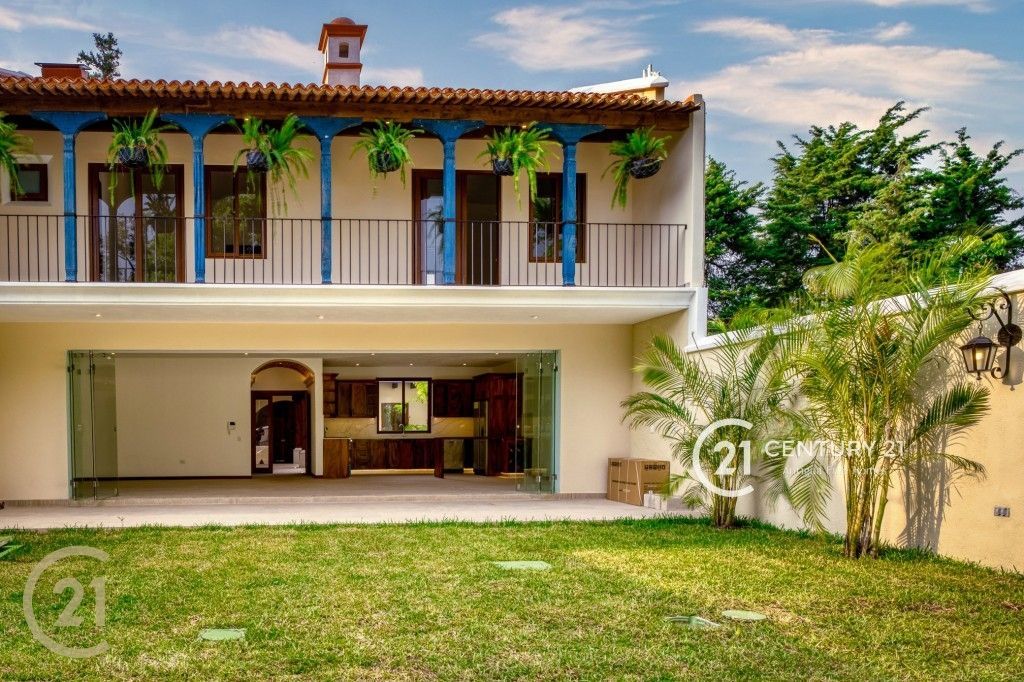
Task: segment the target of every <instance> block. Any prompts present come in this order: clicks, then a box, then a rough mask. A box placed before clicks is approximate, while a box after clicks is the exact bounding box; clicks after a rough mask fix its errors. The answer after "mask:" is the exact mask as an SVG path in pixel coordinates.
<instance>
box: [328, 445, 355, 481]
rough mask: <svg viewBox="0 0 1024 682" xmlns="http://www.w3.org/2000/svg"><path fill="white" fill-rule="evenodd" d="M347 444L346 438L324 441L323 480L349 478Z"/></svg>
mask: <svg viewBox="0 0 1024 682" xmlns="http://www.w3.org/2000/svg"><path fill="white" fill-rule="evenodd" d="M349 443H350V441H349V440H348V439H347V438H325V439H324V478H348V477H349Z"/></svg>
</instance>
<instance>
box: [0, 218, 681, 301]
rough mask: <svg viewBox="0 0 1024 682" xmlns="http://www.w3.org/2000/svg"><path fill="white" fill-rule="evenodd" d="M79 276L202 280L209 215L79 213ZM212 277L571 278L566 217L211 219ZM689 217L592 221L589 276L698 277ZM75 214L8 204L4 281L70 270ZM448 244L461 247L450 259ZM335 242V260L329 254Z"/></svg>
mask: <svg viewBox="0 0 1024 682" xmlns="http://www.w3.org/2000/svg"><path fill="white" fill-rule="evenodd" d="M74 222H75V228H76V234H77V238H78V252H79V254H83V255H84V257H83V258H79V259H78V280H79V281H108V282H138V283H167V282H183V283H191V282H196V281H197V277H196V273H197V267H196V265H197V261H196V254H195V247H196V234H197V230H196V228H197V224H196V223H197V221H196V219H194V218H185V217H174V216H170V217H167V216H163V217H161V216H74ZM201 223H202V224H201V226H202V228H203V229H202V232H201V234H202V235H203V239H202V240H201V241H200V243H199V244H198V246H199V252H200V254H201V256H202V258H201V259H200V260H199V263H198V264H199V268H198V269H200V270H204V273H203V274H204V279H205V281H206V282H207V283H216V284H250V285H252V284H260V285H263V284H266V285H273V284H289V285H296V284H309V285H314V284H324V283H330V284H341V285H349V286H356V285H385V286H386V285H392V286H411V285H425V286H431V285H438V286H440V285H444V284H454V285H461V286H473V287H538V286H560V285H563V284H565V283H566V277H565V275H566V274H567V273H566V269H565V266H564V264H563V262H562V261H563V259H562V255H563V244H564V239H565V235H566V226H565V225H564V224H562V223H554V222H536V221H532V222H531V221H520V222H516V221H447V222H446V221H443V220H422V221H417V220H386V219H372V218H352V219H333V220H331V221H329V225H328V230H327V238H328V240H329V241H325V238H324V235H325V226H324V223H323V221H321V220H320V219H317V218H252V217H238V216H213V217H209V218H205V219H203V221H201ZM685 230H686V226H685V225H679V224H648V223H645V224H630V223H594V222H591V223H580V224H578V225H576V249H575V256H576V264H575V268H573V271H572V272H571V275H572V277H573V280H574V282H573V283H575V284H576V285H577V286H582V287H680V286H686V285H687V282H686V281H685V279H684V277H685V270H684V236H685ZM64 240H65V218H64V216H61V215H0V281H16V282H34V281H39V282H54V281H63V280H64V279H65V278H66V274H67V273H66V271H65V267H64V262H65V261H64V257H65V253H64V251H65V250H64ZM446 248H447V249H448V250H449V251H450V256H449V257H447V258H446ZM325 253H326V255H327V259H326V262H325Z"/></svg>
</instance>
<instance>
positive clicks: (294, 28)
mask: <svg viewBox="0 0 1024 682" xmlns="http://www.w3.org/2000/svg"><path fill="white" fill-rule="evenodd" d="M339 15H345V16H351V17H353V18H354V19H356V20H357V21H359V22H360V23H366V24H368V25H369V32H368V34H367V40H366V43H367V44H366V48H365V49H364V52H363V62H364V64H365V65H366V68H365V71H364V82H368V83H374V84H375V83H385V84H400V85H406V84H407V85H423V84H425V85H452V86H464V87H493V88H530V89H545V90H546V89H564V88H568V87H572V86H576V85H586V84H589V83H595V82H602V81H607V80H617V79H620V78H628V77H633V76H636V75H639V73H640V70H641V68H642V67H643V66H644V65H645V64H646V63H648V62H651V63H653V64H654V66H655V68H657V69H658V70H660V71H661V72H662V73H663V74H664V75H665V76H666V77H667V78H668V79H669V80H670V81H671V83H672V85H671V87H670V95H671V96H673V97H676V98H683V97H685V96H687V95H689V94H690V93H692V92H700V93H702V94H703V95H704V97H705V99H706V101H707V102H708V107H709V109H708V111H709V127H708V148H709V152H710V153H711V154H712V155H714V156H716V157H718V158H720V159H722V160H723V161H725V162H726V163H728V164H729V165H730V166H732V167H734V168H736V169H737V170H738V172H739V173H740V175H741V176H742V177H745V178H748V179H751V180H764V179H767V178H768V176H769V173H770V164H769V162H768V159H769V157H770V156H771V155H772V154H773V153H774V151H775V140H777V139H780V138H781V139H785V138H788V137H789V136H790V135H792V134H794V133H799V132H801V131H804V130H806V128H807V127H808V125H810V124H812V123H819V124H826V123H833V122H839V121H842V120H852V121H854V122H857V123H859V124H862V125H870V124H871V122H872V121H874V120H877V117H878V115H879V114H880V113H881V112H882V111H883V110H884V109H885V108H886V107H887V106H888V105H889V104H891V103H893V102H895V101H896V100H898V99H906V100H908V101H909V102H910V103H911V104H912V105H914V106H929V107H931V110H930V111H929V113H928V114H927V115H926V117H925V119H924V125H925V126H926V127H928V128H929V129H931V130H932V131H933V133H934V134H935V135H936V136H940V137H948V136H949V135H950V134H951V133H952V131H953V130H955V129H956V128H958V127H960V126H967V128H968V130H969V131H970V132H971V134H972V135H973V136H974V137H975V140H976V143H977V144H978V146H979V147H982V146H984V147H986V148H987V145H989V144H991V143H992V142H994V141H995V140H998V139H1006V141H1007V143H1008V144H1010V145H1013V146H1024V113H1021V112H1024V48H1022V47H1021V45H1022V42H1021V34H1022V30H1024V1H1022V0H719V1H709V0H596V1H594V2H566V3H560V2H535V1H531V0H523V1H522V2H520V1H519V0H507V1H506V2H502V3H492V2H481V1H475V2H474V1H463V0H444V1H437V0H435V1H434V2H423V1H422V0H417V1H414V2H413V1H405V0H402V1H392V2H388V1H386V0H381V1H379V2H375V3H365V2H351V1H349V2H306V1H298V2H291V3H284V2H281V1H280V0H274V1H270V0H251V1H249V2H244V3H243V2H228V1H222V0H218V1H211V0H203V1H199V0H173V1H172V2H126V1H125V0H118V1H108V0H79V1H78V2H61V1H53V2H48V1H46V0H26V1H22V0H0V66H5V67H7V68H16V69H21V70H24V71H27V72H29V73H37V72H38V71H37V69H36V67H34V66H33V62H37V61H73V60H74V57H75V55H76V54H77V52H78V50H79V49H82V48H89V47H91V45H90V44H91V37H90V35H89V33H90V31H92V30H102V31H108V30H110V31H113V32H114V33H115V34H117V36H118V37H119V39H120V42H121V47H122V49H123V51H124V58H123V62H122V73H123V75H124V76H125V77H128V78H132V77H135V78H165V79H168V80H170V79H179V80H185V79H207V80H212V79H219V80H260V81H275V82H315V81H317V80H318V79H319V76H320V68H321V67H320V57H319V55H318V53H317V52H316V40H317V37H318V36H319V31H320V26H321V24H322V23H323V22H324V21H327V20H329V19H331V18H333V17H335V16H339ZM0 108H2V103H0ZM1011 181H1012V183H1013V185H1014V186H1015V187H1016V188H1017V189H1018V191H1024V162H1019V163H1017V164H1015V166H1014V167H1013V169H1012V173H1011Z"/></svg>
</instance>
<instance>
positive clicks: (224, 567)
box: [0, 520, 1024, 680]
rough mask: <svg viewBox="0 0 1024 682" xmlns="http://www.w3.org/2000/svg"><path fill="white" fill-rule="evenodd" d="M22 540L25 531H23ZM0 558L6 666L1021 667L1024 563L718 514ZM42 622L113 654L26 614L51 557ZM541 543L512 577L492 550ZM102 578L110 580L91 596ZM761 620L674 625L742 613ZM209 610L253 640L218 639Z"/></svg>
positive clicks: (258, 537) (29, 672)
mask: <svg viewBox="0 0 1024 682" xmlns="http://www.w3.org/2000/svg"><path fill="white" fill-rule="evenodd" d="M4 534H5V535H8V534H9V533H4ZM15 537H16V538H17V539H18V540H19V541H22V542H24V543H26V544H27V547H26V550H23V551H22V553H20V554H19V555H18V556H17V557H16V559H15V560H14V561H4V562H0V595H2V600H0V678H2V679H26V680H28V679H32V680H36V679H61V678H63V679H71V678H92V679H101V678H102V679H108V678H117V679H157V678H159V679H196V680H206V679H222V678H223V679H246V680H257V679H281V678H287V677H289V676H292V677H293V678H297V679H339V678H340V679H359V680H366V679H544V680H550V679H675V678H681V677H687V676H700V677H702V678H704V679H750V678H774V679H856V680H865V679H879V678H907V679H929V680H937V679H964V678H971V679H1013V678H1016V679H1021V677H1022V676H1024V577H1022V576H1020V575H1011V574H1000V573H998V572H995V571H990V570H986V569H982V568H978V567H976V566H970V565H967V564H962V563H956V562H952V561H946V560H940V559H934V558H929V557H923V556H921V555H918V554H914V553H906V552H890V553H888V554H887V555H886V556H885V558H883V559H881V560H879V561H861V562H854V561H849V560H844V559H842V558H840V557H839V556H838V555H839V550H840V546H839V544H838V542H837V541H836V540H835V539H834V538H818V537H807V536H803V535H800V534H797V533H785V532H781V531H777V530H773V529H770V528H763V527H751V528H745V529H742V530H736V531H730V532H721V531H715V530H713V529H711V528H709V527H708V526H707V525H705V524H704V523H702V522H693V521H681V520H648V521H634V522H616V523H530V524H501V525H472V524H422V525H411V526H320V527H315V526H303V527H279V528H269V527H258V528H257V527H247V528H204V529H155V528H146V529H133V530H123V531H109V532H99V531H87V530H67V531H52V532H49V533H45V534H38V535H37V534H30V533H16V534H15ZM68 545H91V546H95V547H98V548H100V549H103V550H105V551H107V552H109V553H110V561H109V562H107V563H106V564H101V563H99V562H96V561H95V560H91V559H73V560H67V561H66V562H65V563H62V564H60V565H59V568H58V567H56V566H55V567H53V568H51V569H50V570H48V571H46V573H44V575H43V579H42V580H41V581H40V582H39V585H38V587H37V589H36V590H35V595H36V597H35V602H36V611H37V613H39V616H38V617H39V620H40V623H41V624H42V626H43V629H44V630H46V631H47V632H51V633H52V632H56V631H60V632H59V633H58V637H60V638H61V639H62V641H65V642H67V643H69V644H76V645H82V646H85V645H88V644H92V643H95V642H97V641H100V640H106V641H107V642H108V643H109V645H110V651H109V653H108V654H105V655H101V656H98V657H96V658H91V659H85V660H70V659H66V658H61V657H58V656H56V655H54V654H51V653H50V652H49V651H47V650H46V649H44V648H43V647H42V646H40V645H39V644H36V643H35V642H34V641H33V640H32V639H31V636H30V634H29V632H28V629H27V626H26V624H25V620H24V618H23V616H22V593H23V590H24V586H25V582H26V578H27V577H28V574H29V572H30V571H31V569H32V567H33V564H34V563H35V562H37V561H39V560H40V559H41V558H42V557H44V556H45V555H46V554H48V553H49V552H52V551H54V550H56V549H59V548H61V547H64V546H68ZM507 559H522V560H543V561H547V562H549V563H550V564H552V565H553V568H552V570H550V571H546V572H538V571H534V572H521V571H519V572H513V571H503V570H501V569H498V568H496V567H495V566H493V565H492V564H491V563H490V562H491V561H494V560H507ZM100 571H102V572H103V573H105V575H106V576H107V578H106V580H107V583H106V593H107V598H106V602H107V623H106V627H105V628H104V629H103V630H102V631H101V632H97V631H96V630H94V629H92V621H91V613H92V611H91V606H92V598H91V596H87V597H86V599H85V602H83V607H82V609H81V610H80V611H79V613H86V615H88V616H89V617H88V618H87V620H86V627H84V628H78V629H72V632H70V633H69V632H67V631H68V630H69V629H68V628H58V627H56V626H55V622H54V621H55V620H56V618H57V616H58V614H59V612H60V611H61V610H62V608H63V605H64V604H65V603H66V602H67V600H68V597H69V594H70V593H64V595H63V600H61V598H60V597H58V596H55V595H54V594H53V585H54V583H55V582H56V580H58V579H59V578H61V577H63V576H65V575H68V574H75V575H78V576H79V577H80V578H81V579H82V582H83V583H88V581H89V580H90V579H91V577H92V576H95V575H96V574H97V573H98V572H100ZM89 594H90V595H91V593H89ZM730 608H741V609H751V610H755V611H760V612H763V613H765V614H767V615H768V616H769V620H767V621H765V622H761V623H754V624H743V625H738V624H735V625H727V626H726V627H723V628H721V629H718V630H704V631H696V630H689V629H685V628H684V627H682V626H679V625H676V624H672V623H669V622H666V621H665V620H664V618H665V617H666V616H669V615H675V614H682V613H692V612H699V613H700V614H702V615H704V616H706V617H708V618H711V619H712V620H719V621H720V620H721V619H720V618H719V614H720V613H721V611H722V610H723V609H730ZM209 627H238V628H245V630H246V633H247V636H246V639H245V641H242V642H238V641H235V642H218V643H211V642H204V641H200V640H199V638H198V635H199V631H200V630H201V629H203V628H209Z"/></svg>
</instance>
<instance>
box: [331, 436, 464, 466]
mask: <svg viewBox="0 0 1024 682" xmlns="http://www.w3.org/2000/svg"><path fill="white" fill-rule="evenodd" d="M443 448H444V441H443V440H442V439H440V438H361V439H355V440H353V441H351V447H350V452H351V455H350V457H349V467H350V468H351V469H352V470H360V469H361V470H365V469H434V470H435V472H436V471H437V470H438V469H439V468H440V469H442V470H443V468H444V456H443V455H444V451H443Z"/></svg>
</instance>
